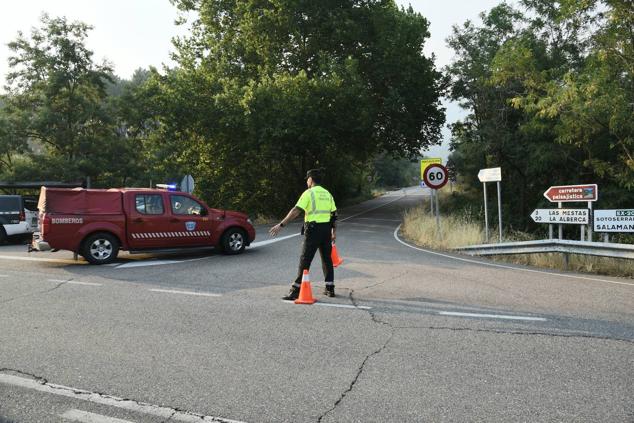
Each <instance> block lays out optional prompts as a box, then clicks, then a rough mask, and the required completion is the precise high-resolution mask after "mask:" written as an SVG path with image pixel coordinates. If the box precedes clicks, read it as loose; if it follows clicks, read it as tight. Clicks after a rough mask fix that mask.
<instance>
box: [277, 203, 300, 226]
mask: <svg viewBox="0 0 634 423" xmlns="http://www.w3.org/2000/svg"><path fill="white" fill-rule="evenodd" d="M303 211H304V210H302V209H300V208H299V207H297V206H295V207H293V208H292V209H291V210H290V211H289V212H288V214H287V215H286V217H285V218H284V219H282V221H281V222H280V223H281V224H282V227H284V226H286V225H287V224H288V223H289V222H290V221H291V220H293V219H295V218H296V217H298V216H299V215H300V214H302V212H303Z"/></svg>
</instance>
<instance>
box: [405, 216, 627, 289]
mask: <svg viewBox="0 0 634 423" xmlns="http://www.w3.org/2000/svg"><path fill="white" fill-rule="evenodd" d="M441 210H442V206H441ZM440 227H441V231H440V232H441V236H440V237H438V234H437V230H436V219H435V218H433V217H431V216H430V214H429V208H428V206H427V207H424V206H423V207H417V208H414V209H411V210H408V211H407V212H405V214H404V216H403V225H402V226H401V231H402V233H403V235H404V236H405V238H407V239H408V240H410V241H412V242H414V243H415V244H416V245H420V246H422V247H428V248H433V249H438V250H450V249H452V248H455V247H462V246H466V245H475V244H481V243H483V242H484V230H483V228H482V227H481V226H480V225H479V224H477V223H473V221H471V219H469V218H468V217H462V216H452V215H449V216H441V218H440ZM491 235H494V238H492V239H491V240H490V242H497V230H496V229H495V228H492V229H491ZM529 239H532V238H531V237H530V235H529V234H525V233H521V232H520V233H511V234H505V239H504V240H505V241H508V242H511V241H527V240H529ZM491 258H492V259H493V260H495V261H501V262H506V263H515V264H524V265H529V266H535V267H542V268H547V269H554V270H565V262H564V257H563V254H560V253H549V254H516V255H504V256H495V257H491ZM568 270H571V271H575V272H584V273H594V274H601V275H608V276H621V277H630V278H631V277H634V261H632V260H627V259H615V258H609V257H593V256H585V255H578V254H570V255H569V261H568Z"/></svg>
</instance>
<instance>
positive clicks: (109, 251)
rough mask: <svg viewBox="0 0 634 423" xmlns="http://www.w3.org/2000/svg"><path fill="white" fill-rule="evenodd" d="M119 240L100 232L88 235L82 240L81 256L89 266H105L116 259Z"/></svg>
mask: <svg viewBox="0 0 634 423" xmlns="http://www.w3.org/2000/svg"><path fill="white" fill-rule="evenodd" d="M118 254H119V240H118V239H117V238H116V237H115V236H114V235H112V234H109V233H105V232H100V233H96V234H92V235H90V236H89V237H88V238H86V239H85V240H84V243H83V244H82V248H81V255H82V256H84V258H85V259H86V260H88V262H89V263H90V264H107V263H110V262H112V261H114V259H116V258H117V255H118Z"/></svg>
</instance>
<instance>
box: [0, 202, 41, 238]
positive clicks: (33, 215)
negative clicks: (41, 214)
mask: <svg viewBox="0 0 634 423" xmlns="http://www.w3.org/2000/svg"><path fill="white" fill-rule="evenodd" d="M0 224H1V225H2V226H0V244H4V243H5V242H7V239H8V237H10V236H14V235H24V234H30V233H33V232H35V231H37V227H38V212H37V205H36V203H35V202H34V201H33V200H29V199H25V198H23V197H22V196H20V195H0Z"/></svg>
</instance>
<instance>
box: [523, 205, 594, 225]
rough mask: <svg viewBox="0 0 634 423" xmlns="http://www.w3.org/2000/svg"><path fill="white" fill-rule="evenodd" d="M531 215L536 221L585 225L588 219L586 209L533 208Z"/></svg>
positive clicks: (588, 211) (588, 214) (588, 212)
mask: <svg viewBox="0 0 634 423" xmlns="http://www.w3.org/2000/svg"><path fill="white" fill-rule="evenodd" d="M531 217H532V218H533V220H534V221H535V222H537V223H568V224H572V225H587V224H588V222H589V219H590V210H588V209H535V210H533V213H531Z"/></svg>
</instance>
